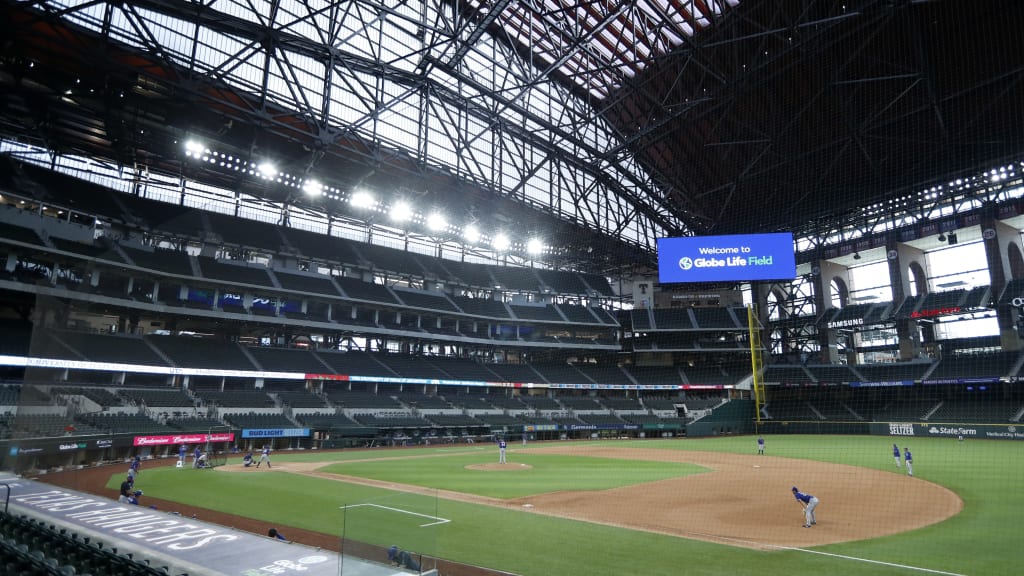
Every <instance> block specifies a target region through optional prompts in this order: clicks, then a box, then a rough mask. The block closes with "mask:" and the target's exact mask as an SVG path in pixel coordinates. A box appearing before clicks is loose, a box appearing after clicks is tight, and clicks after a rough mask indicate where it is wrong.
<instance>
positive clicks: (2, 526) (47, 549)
mask: <svg viewBox="0 0 1024 576" xmlns="http://www.w3.org/2000/svg"><path fill="white" fill-rule="evenodd" d="M0 558H2V559H3V566H2V570H3V574H5V575H7V576H14V575H17V576H72V575H74V574H82V575H91V576H124V575H131V576H167V574H168V572H167V570H166V567H164V566H151V565H150V563H149V561H148V560H144V561H136V560H134V559H133V556H132V555H131V554H119V553H118V551H117V548H114V547H109V546H108V547H106V548H104V547H103V545H102V543H99V542H92V541H91V540H90V538H87V537H82V536H79V535H78V534H77V533H74V532H70V531H68V530H67V529H65V528H58V527H57V526H55V525H53V524H47V523H45V522H43V521H42V520H38V519H34V518H30V517H28V516H16V515H14V514H10V513H8V512H2V513H0Z"/></svg>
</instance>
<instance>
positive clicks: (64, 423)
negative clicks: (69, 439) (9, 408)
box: [0, 414, 105, 438]
mask: <svg viewBox="0 0 1024 576" xmlns="http://www.w3.org/2000/svg"><path fill="white" fill-rule="evenodd" d="M0 420H2V421H3V422H4V425H3V426H2V428H3V429H4V430H5V434H6V435H7V436H8V437H10V438H52V437H56V436H67V435H73V436H87V435H90V434H103V433H104V432H105V430H103V429H102V428H97V427H96V426H93V425H91V424H90V423H89V422H87V421H84V420H81V419H79V420H74V419H72V418H71V417H69V416H58V415H46V414H17V415H14V416H10V415H8V416H0Z"/></svg>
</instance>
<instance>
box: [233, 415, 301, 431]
mask: <svg viewBox="0 0 1024 576" xmlns="http://www.w3.org/2000/svg"><path fill="white" fill-rule="evenodd" d="M224 421H225V422H227V423H228V424H230V425H231V426H232V427H234V428H242V429H245V428H295V427H296V426H295V423H293V422H292V421H291V420H289V419H288V418H287V417H285V415H284V414H257V413H255V412H233V413H231V414H225V415H224Z"/></svg>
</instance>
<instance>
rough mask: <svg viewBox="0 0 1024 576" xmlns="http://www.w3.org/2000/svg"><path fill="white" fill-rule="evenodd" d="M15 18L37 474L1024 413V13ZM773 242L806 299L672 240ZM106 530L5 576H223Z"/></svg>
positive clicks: (18, 558) (1004, 9)
mask: <svg viewBox="0 0 1024 576" xmlns="http://www.w3.org/2000/svg"><path fill="white" fill-rule="evenodd" d="M0 10H2V19H0V20H2V22H3V24H0V26H2V27H3V32H4V33H3V38H4V40H3V44H2V48H0V87H2V96H0V256H2V257H0V379H2V384H0V413H2V414H3V415H2V416H0V443H2V444H3V449H2V452H0V454H2V455H3V458H4V461H3V469H4V470H7V471H9V472H11V473H14V474H17V475H19V477H21V478H33V479H35V480H38V481H41V482H45V481H46V475H47V474H48V473H52V472H54V471H62V470H68V469H75V468H83V467H93V466H102V465H108V464H111V463H120V462H127V461H128V460H130V459H131V458H132V457H134V456H135V455H137V454H141V455H143V456H144V457H145V458H146V459H170V460H174V459H175V458H177V457H178V450H179V444H180V443H181V442H179V441H174V440H171V441H167V442H160V441H158V440H156V439H159V438H180V437H184V436H189V435H191V436H193V437H196V435H198V437H200V438H205V440H206V441H205V442H204V444H205V447H204V449H205V450H209V451H210V465H211V466H219V465H223V464H224V463H225V462H226V460H227V458H228V457H229V456H231V455H233V454H234V453H235V452H246V451H250V450H255V451H256V452H258V451H259V449H260V447H261V446H263V445H264V444H267V443H268V442H269V444H270V445H271V446H272V447H273V448H274V450H277V451H284V450H312V449H317V450H328V449H352V448H358V449H363V448H372V447H391V446H429V445H442V444H452V445H465V444H470V443H486V442H493V441H494V440H495V439H496V438H502V439H508V440H509V441H510V442H518V441H520V440H522V441H523V442H524V445H525V442H527V441H530V442H534V441H565V440H580V439H612V438H634V439H640V438H679V439H685V438H698V437H718V436H728V435H749V434H755V435H756V434H798V433H812V434H854V435H857V434H863V435H869V434H878V433H880V432H879V431H878V428H877V427H878V426H882V427H884V429H885V431H884V432H881V433H886V434H888V433H890V432H889V431H890V430H891V428H890V426H893V425H894V423H914V424H915V425H917V426H921V427H924V428H926V429H927V428H929V427H930V428H931V430H932V431H933V432H932V434H935V435H939V436H945V435H952V436H960V437H961V439H962V435H963V434H964V433H965V430H970V431H969V432H967V433H968V434H971V435H975V434H977V435H984V434H986V433H990V434H1006V433H1008V434H1010V435H1011V436H1012V435H1013V434H1015V433H1016V432H1015V429H1016V427H1017V426H1020V424H1021V420H1022V418H1024V391H1022V386H1021V384H1020V382H1021V380H1022V378H1024V239H1022V236H1021V230H1022V229H1024V50H1022V49H1021V48H1020V43H1019V40H1018V38H1019V34H1020V30H1021V26H1022V25H1024V5H1022V4H1021V3H1018V2H1013V1H1010V0H991V1H986V2H978V3H967V4H964V3H958V2H952V1H943V0H934V1H914V0H902V1H900V0H896V1H893V0H887V1H880V0H847V1H846V2H845V3H842V2H832V1H824V0H822V1H816V0H799V1H797V0H771V1H769V0H687V1H681V0H670V1H668V2H661V3H658V2H651V1H649V0H637V1H635V2H627V3H620V4H616V3H607V2H593V1H590V0H585V1H582V2H575V3H572V2H565V1H564V0H543V1H538V2H509V1H507V0H495V1H490V0H461V1H458V2H446V1H441V2H437V1H435V0H415V1H413V2H403V3H388V2H379V1H378V0H351V1H349V2H334V1H328V0H316V1H308V2H300V1H298V0H266V1H258V2H243V1H241V0H237V1H236V0H215V1H209V2H193V1H189V2H168V1H162V0H120V1H116V2H115V1H106V2H104V1H101V2H87V3H76V2H60V1H50V0H41V1H38V2H16V1H13V0H4V1H3V2H2V3H0ZM762 233H765V234H766V233H786V234H791V235H792V240H793V243H792V248H793V254H794V255H795V264H794V266H793V268H792V269H790V270H789V274H788V275H782V276H779V277H771V278H764V279H760V278H759V279H752V280H750V279H741V280H732V279H713V278H712V279H710V280H694V281H685V280H684V281H662V280H663V279H664V278H665V276H664V275H660V273H662V274H663V273H664V270H660V269H659V268H660V267H664V264H665V263H664V262H662V261H659V257H658V256H659V251H658V239H662V238H677V237H693V238H698V239H699V238H701V237H732V235H739V234H762ZM769 260H770V257H769ZM679 266H680V267H682V268H683V269H684V270H686V267H685V266H683V265H682V262H680V263H679ZM698 266H699V264H698ZM709 266H710V265H709ZM718 266H721V265H718ZM677 273H678V272H677ZM693 277H694V278H705V277H703V276H701V277H698V276H693ZM672 278H673V279H678V278H679V277H678V276H674V277H672ZM708 278H711V277H708ZM260 430H264V431H266V430H273V431H279V432H280V431H291V432H286V433H283V435H282V436H279V437H276V438H271V439H270V440H266V439H265V438H261V437H259V436H252V435H249V436H247V435H246V434H248V432H249V431H260ZM1007 430H1009V432H1006V431H1007ZM215 431H224V432H227V433H232V434H233V436H232V438H234V440H233V441H228V442H223V441H219V442H220V443H217V442H215V441H213V440H212V438H213V437H214V436H216V434H215V433H214V432H215ZM986 431H988V432H986ZM893 433H895V432H893ZM918 433H919V434H920V433H921V432H918ZM183 435H184V436H183ZM140 438H141V439H146V438H152V439H154V440H152V442H153V443H152V444H146V441H145V440H141V441H140ZM502 449H503V450H504V447H503V448H502ZM182 460H184V458H182ZM268 465H269V462H268ZM794 490H795V489H794ZM10 494H11V488H10V487H9V488H8V498H10ZM113 498H114V499H116V494H115V495H114V496H113ZM100 536H102V535H100ZM91 538H92V540H96V539H97V534H92V535H91ZM105 538H106V542H108V545H107V546H106V547H105V548H104V547H103V545H102V544H101V545H99V546H97V545H96V542H90V537H84V536H82V535H81V533H79V534H76V533H75V532H74V529H73V527H68V526H62V525H61V524H60V523H59V521H58V520H55V519H53V518H49V517H42V516H40V517H37V516H33V515H31V514H15V513H14V512H13V511H12V512H6V511H5V513H4V514H2V515H0V557H2V558H3V559H4V560H5V562H4V563H3V564H6V566H5V568H4V569H3V573H4V574H53V575H71V574H92V575H93V576H100V575H103V574H147V575H148V574H153V575H161V574H171V573H174V574H184V573H190V574H193V576H194V575H195V574H197V573H200V572H198V571H197V570H196V569H195V568H194V567H190V568H187V569H186V568H182V567H178V566H175V565H174V564H173V562H172V563H166V562H164V563H163V564H162V565H161V563H160V562H155V561H154V562H148V561H142V560H141V559H137V558H133V557H132V555H131V554H126V553H125V552H124V551H125V550H129V549H130V548H126V547H125V545H120V548H121V550H122V552H121V553H118V551H117V548H118V547H119V546H118V544H116V542H117V540H116V538H117V537H116V535H113V534H107V535H106V536H105ZM110 542H114V544H113V545H111V544H109V543H110ZM247 545H251V546H252V547H254V548H259V547H260V546H262V545H263V539H262V538H253V540H252V542H251V543H249V544H247ZM378 555H379V554H378ZM381 564H384V563H383V562H382V563H381ZM208 566H210V570H209V573H211V574H227V573H231V572H230V571H227V570H228V569H227V568H225V569H224V570H223V571H222V570H221V569H220V568H217V567H215V566H214V565H213V564H209V565H208ZM425 567H426V566H425ZM331 569H332V570H335V573H337V566H335V565H332V568H331ZM367 570H368V571H366V572H358V570H357V569H355V568H350V573H352V574H357V573H365V574H375V573H377V572H373V571H372V570H369V569H368V568H367ZM417 570H419V568H417ZM379 573H381V574H392V573H394V572H393V571H390V572H389V571H385V572H379ZM423 573H427V572H423ZM434 573H437V572H436V570H435V572H434ZM261 574H262V573H261Z"/></svg>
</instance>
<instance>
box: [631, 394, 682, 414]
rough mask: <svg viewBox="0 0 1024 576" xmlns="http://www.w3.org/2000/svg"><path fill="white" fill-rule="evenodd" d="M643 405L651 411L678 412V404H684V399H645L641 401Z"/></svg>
mask: <svg viewBox="0 0 1024 576" xmlns="http://www.w3.org/2000/svg"><path fill="white" fill-rule="evenodd" d="M641 402H643V405H644V406H646V407H647V408H649V409H651V410H657V411H666V410H672V411H675V410H677V409H678V408H677V406H676V405H677V404H680V405H681V404H683V399H682V398H659V397H645V398H643V399H642V400H641Z"/></svg>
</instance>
